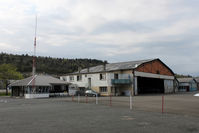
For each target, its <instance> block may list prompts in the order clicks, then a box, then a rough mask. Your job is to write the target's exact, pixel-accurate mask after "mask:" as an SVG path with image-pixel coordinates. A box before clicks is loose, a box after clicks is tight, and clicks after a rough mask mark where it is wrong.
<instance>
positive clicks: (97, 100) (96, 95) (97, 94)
mask: <svg viewBox="0 0 199 133" xmlns="http://www.w3.org/2000/svg"><path fill="white" fill-rule="evenodd" d="M96 104H98V94H96Z"/></svg>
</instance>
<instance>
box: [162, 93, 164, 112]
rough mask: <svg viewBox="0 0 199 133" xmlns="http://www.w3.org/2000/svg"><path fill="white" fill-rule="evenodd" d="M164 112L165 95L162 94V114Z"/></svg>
mask: <svg viewBox="0 0 199 133" xmlns="http://www.w3.org/2000/svg"><path fill="white" fill-rule="evenodd" d="M163 113H164V95H162V114H163Z"/></svg>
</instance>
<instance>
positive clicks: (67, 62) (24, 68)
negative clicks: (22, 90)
mask: <svg viewBox="0 0 199 133" xmlns="http://www.w3.org/2000/svg"><path fill="white" fill-rule="evenodd" d="M36 61H37V64H36V71H37V73H47V74H55V75H60V74H66V73H71V72H74V71H77V70H78V68H79V67H81V68H86V67H88V66H89V67H91V66H96V65H101V64H103V63H104V62H103V61H101V60H96V59H64V58H52V57H41V56H38V57H37V58H36ZM3 63H6V64H12V65H15V66H16V67H17V70H18V71H19V72H21V73H24V74H25V73H26V74H27V73H30V72H32V56H29V55H27V54H26V55H13V54H6V53H0V64H3Z"/></svg>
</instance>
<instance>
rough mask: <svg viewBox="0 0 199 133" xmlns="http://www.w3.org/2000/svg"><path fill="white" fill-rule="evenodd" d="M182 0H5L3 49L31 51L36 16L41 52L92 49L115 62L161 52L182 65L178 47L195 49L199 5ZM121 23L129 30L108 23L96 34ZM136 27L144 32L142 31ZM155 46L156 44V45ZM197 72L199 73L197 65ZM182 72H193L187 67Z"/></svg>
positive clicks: (0, 31) (0, 32)
mask: <svg viewBox="0 0 199 133" xmlns="http://www.w3.org/2000/svg"><path fill="white" fill-rule="evenodd" d="M184 1H185V0H150V1H149V0H84V1H82V0H48V1H46V0H28V1H27V0H17V1H16V0H1V1H0V50H1V51H3V52H4V51H7V52H9V51H10V52H13V51H21V52H22V51H26V52H27V51H30V53H31V52H32V47H33V37H34V23H35V14H37V15H38V53H42V52H43V53H45V54H47V56H51V55H56V56H67V55H68V54H69V55H73V54H74V53H78V56H79V55H80V56H81V55H82V56H87V55H89V53H90V54H92V55H91V56H89V57H93V58H100V59H103V58H105V59H108V60H109V59H110V60H111V59H112V58H116V57H117V58H118V60H117V61H120V60H123V59H124V58H126V59H132V60H133V59H135V57H142V58H148V56H149V57H157V56H159V57H163V58H164V59H167V58H170V59H171V60H172V61H171V62H168V63H173V62H175V63H177V64H179V65H178V66H180V63H179V62H178V61H177V58H180V57H181V56H182V54H181V53H180V51H179V50H182V49H184V46H183V47H182V45H180V44H179V43H183V45H186V46H188V49H189V50H190V51H191V50H193V51H194V49H196V47H197V48H198V42H199V39H198V38H196V36H197V35H198V34H199V32H198V29H199V15H198V8H197V6H191V5H195V4H196V3H191V2H190V3H189V4H184V3H183V2H184ZM186 2H187V1H186ZM117 22H124V24H126V23H128V24H130V26H129V25H126V27H125V29H123V30H119V31H117V30H114V27H110V30H112V31H107V30H103V29H102V30H101V31H100V33H97V32H95V31H96V30H99V29H100V28H101V27H103V26H104V25H106V24H109V25H110V24H111V23H117ZM131 24H132V25H131ZM138 25H141V27H142V26H143V27H142V29H145V30H141V29H139V27H138ZM118 27H120V25H118ZM132 27H133V28H132ZM120 28H122V27H120ZM193 39H194V40H193ZM158 43H159V44H158ZM175 43H177V44H178V45H179V46H178V47H177V48H176V49H174V51H175V52H171V48H170V47H171V46H172V45H174V44H175ZM152 44H156V45H154V47H153V46H151V45H152ZM93 45H94V46H93ZM149 45H150V46H149ZM69 48H70V50H69V51H67V52H64V50H65V49H66V50H68V49H69ZM146 48H147V49H146ZM77 49H80V50H77ZM60 51H63V52H60ZM70 51H72V52H71V53H70ZM151 51H153V52H151ZM156 51H158V52H156ZM93 53H95V54H93ZM145 53H150V54H148V55H147V54H145ZM192 53H193V54H192V55H190V57H186V56H185V57H184V58H186V59H188V60H189V61H187V62H186V63H189V62H192V61H196V60H197V58H196V56H197V57H198V56H199V55H198V53H196V52H195V51H194V52H192ZM167 55H169V56H167ZM73 57H75V56H73ZM172 57H175V58H172ZM77 58H78V57H77ZM197 65H199V63H197V64H196V65H195V66H197ZM174 67H175V68H176V66H174ZM185 69H186V70H185ZM176 70H177V69H176ZM193 70H194V72H198V70H196V67H195V69H193ZM180 71H181V72H182V71H186V72H188V71H189V70H188V67H186V68H184V69H182V70H180Z"/></svg>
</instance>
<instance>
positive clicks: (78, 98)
mask: <svg viewBox="0 0 199 133" xmlns="http://www.w3.org/2000/svg"><path fill="white" fill-rule="evenodd" d="M79 101H80V96H79V94H78V104H79Z"/></svg>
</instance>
